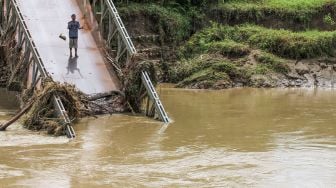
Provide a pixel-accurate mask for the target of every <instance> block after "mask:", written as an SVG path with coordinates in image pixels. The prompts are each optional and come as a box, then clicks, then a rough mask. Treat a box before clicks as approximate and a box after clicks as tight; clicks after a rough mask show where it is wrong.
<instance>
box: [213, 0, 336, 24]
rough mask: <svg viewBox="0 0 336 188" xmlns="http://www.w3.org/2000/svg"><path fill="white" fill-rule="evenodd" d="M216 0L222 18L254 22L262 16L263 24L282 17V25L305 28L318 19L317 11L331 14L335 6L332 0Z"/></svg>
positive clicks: (216, 8) (230, 20) (259, 20)
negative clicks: (218, 2) (218, 3)
mask: <svg viewBox="0 0 336 188" xmlns="http://www.w3.org/2000/svg"><path fill="white" fill-rule="evenodd" d="M220 2H221V3H220V5H219V6H216V7H214V9H215V10H217V11H219V12H220V14H221V19H223V20H225V21H226V22H239V23H243V22H252V23H258V22H262V21H265V20H266V21H269V22H270V23H268V24H267V25H270V24H272V23H276V22H277V21H280V20H282V21H285V22H287V23H285V25H293V26H292V27H293V28H297V29H298V28H300V29H304V28H309V27H311V25H312V23H311V22H312V20H314V19H315V20H318V19H319V18H320V17H321V16H320V15H322V18H323V15H328V14H333V15H335V13H334V12H335V10H336V2H335V1H334V0H252V1H246V0H229V1H220ZM272 20H273V22H272ZM321 21H322V20H321ZM293 23H294V24H293ZM296 24H298V25H299V26H296ZM302 25H303V27H302Z"/></svg>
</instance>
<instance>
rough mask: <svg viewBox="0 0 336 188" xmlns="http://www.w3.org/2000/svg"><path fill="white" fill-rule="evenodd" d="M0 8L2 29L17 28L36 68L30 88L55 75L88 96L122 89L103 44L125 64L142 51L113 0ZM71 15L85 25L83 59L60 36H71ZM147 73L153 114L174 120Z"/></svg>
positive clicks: (40, 0) (9, 3) (6, 0)
mask: <svg viewBox="0 0 336 188" xmlns="http://www.w3.org/2000/svg"><path fill="white" fill-rule="evenodd" d="M0 9H1V15H0V23H1V24H0V27H1V29H2V30H3V31H5V32H7V31H9V30H10V29H14V30H15V32H16V35H17V46H18V47H19V48H20V49H22V54H23V58H21V59H22V60H21V61H22V62H23V63H27V64H29V66H30V69H29V70H30V71H29V74H28V75H29V76H28V78H27V88H37V87H38V86H39V85H40V80H41V78H44V77H51V78H52V79H53V80H54V81H58V82H61V83H70V84H74V85H75V86H76V87H77V88H78V89H79V90H81V91H82V92H84V93H86V94H97V93H104V92H109V91H113V90H119V89H120V85H119V80H118V79H117V76H116V75H115V73H114V71H113V68H112V65H110V64H108V63H106V58H105V57H104V55H105V54H104V53H103V50H102V48H103V47H107V48H110V49H112V50H114V51H115V59H114V61H115V62H116V63H117V64H119V65H120V66H121V67H122V66H125V65H127V63H129V62H130V61H131V60H132V57H133V56H134V55H135V54H136V53H137V52H136V50H135V48H134V45H133V43H132V41H131V39H130V37H129V35H128V33H127V31H126V28H125V27H124V24H123V23H122V20H121V19H120V16H119V14H118V12H117V9H116V8H115V6H114V4H113V2H112V0H0ZM71 14H77V18H78V21H80V23H81V24H82V26H84V30H80V33H79V38H80V39H79V49H78V54H79V57H78V58H71V57H69V55H70V52H69V48H68V43H67V42H65V41H63V40H61V39H60V38H59V35H60V34H63V35H67V32H68V31H67V23H68V21H70V15H71ZM97 30H98V35H97ZM3 34H6V33H3ZM13 63H17V64H18V63H20V62H13ZM142 75H143V76H142V80H143V84H144V86H145V88H146V89H147V92H148V101H152V105H151V106H152V107H151V109H150V111H151V112H152V113H151V114H152V116H154V115H153V114H155V111H156V114H157V117H158V118H159V119H161V120H162V121H164V122H165V123H168V122H169V118H168V116H167V114H166V112H165V110H164V108H163V106H162V103H161V101H160V99H159V98H158V95H157V93H156V92H155V89H154V88H153V86H152V84H151V81H150V80H149V77H148V74H147V73H146V72H143V73H142ZM54 102H55V108H56V111H57V112H58V115H59V116H60V117H61V118H62V119H63V120H64V124H65V126H66V130H67V136H68V137H70V138H73V137H75V133H74V131H73V129H72V127H71V126H70V124H71V122H70V120H69V117H68V115H67V113H66V109H64V107H63V104H62V101H61V100H60V98H59V97H58V96H57V95H55V96H54ZM147 106H149V105H147ZM148 108H149V107H147V110H146V111H149V109H148ZM147 114H148V113H147Z"/></svg>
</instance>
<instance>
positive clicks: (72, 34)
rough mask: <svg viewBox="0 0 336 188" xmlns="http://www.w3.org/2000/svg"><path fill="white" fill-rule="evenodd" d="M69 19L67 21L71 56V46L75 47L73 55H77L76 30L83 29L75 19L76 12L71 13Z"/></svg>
mask: <svg viewBox="0 0 336 188" xmlns="http://www.w3.org/2000/svg"><path fill="white" fill-rule="evenodd" d="M71 19H72V20H71V21H70V22H69V23H68V29H69V48H70V57H72V48H75V57H78V54H77V48H78V30H79V29H83V27H81V26H80V23H79V22H78V21H76V14H73V15H71Z"/></svg>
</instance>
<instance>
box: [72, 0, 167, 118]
mask: <svg viewBox="0 0 336 188" xmlns="http://www.w3.org/2000/svg"><path fill="white" fill-rule="evenodd" d="M78 1H79V3H80V5H81V6H82V9H84V11H85V12H84V14H85V16H89V17H90V18H89V19H92V16H93V17H94V18H95V19H96V21H97V22H98V28H99V30H100V34H101V36H102V38H103V39H104V40H105V42H106V45H107V46H108V47H109V48H111V49H113V50H115V51H116V54H115V61H116V62H117V64H118V65H120V66H121V67H122V66H126V65H127V63H129V61H130V60H131V57H132V56H134V55H135V54H137V50H136V49H135V47H134V44H133V42H132V39H131V37H130V36H129V34H128V32H127V30H126V28H125V25H124V23H123V22H122V20H121V17H120V15H119V13H118V10H117V8H116V7H115V5H114V3H113V1H112V0H78ZM88 6H89V7H90V8H89V9H88ZM92 14H93V15H92ZM142 75H147V77H144V76H142V82H143V85H144V86H145V88H146V90H147V93H148V98H149V99H150V100H151V101H152V102H153V104H152V106H153V107H155V109H156V113H157V114H158V117H159V119H161V120H162V121H163V122H165V123H168V122H169V118H168V116H167V114H166V112H165V110H164V108H163V105H162V103H161V101H160V99H159V97H158V95H157V93H156V91H155V88H154V87H153V85H152V82H151V81H150V79H149V76H148V73H147V72H143V73H142ZM152 96H156V97H152ZM146 111H148V109H146ZM146 114H147V113H146Z"/></svg>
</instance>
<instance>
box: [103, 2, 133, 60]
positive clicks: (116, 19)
mask: <svg viewBox="0 0 336 188" xmlns="http://www.w3.org/2000/svg"><path fill="white" fill-rule="evenodd" d="M105 1H106V4H107V5H108V9H109V10H110V11H111V13H112V14H113V20H114V22H115V24H116V25H117V29H118V31H119V33H120V34H121V37H122V39H123V41H124V43H125V44H126V47H127V50H128V53H130V54H131V55H133V54H136V53H137V51H136V49H135V47H134V44H133V42H132V40H131V37H130V36H129V34H128V32H127V30H126V28H125V26H124V23H123V22H122V20H121V18H120V15H119V13H118V10H117V8H116V7H115V6H114V3H113V1H112V0H105Z"/></svg>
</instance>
